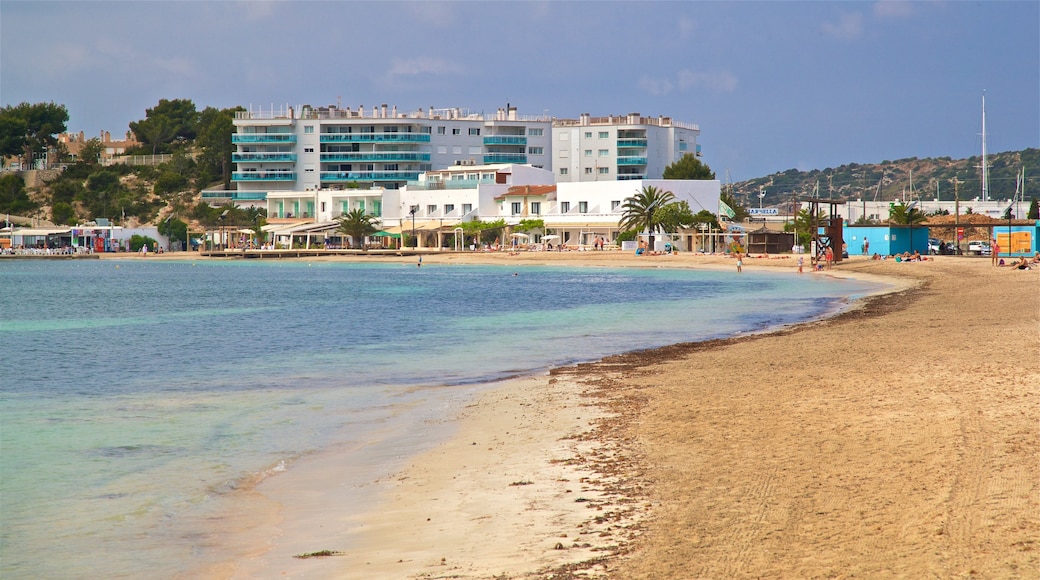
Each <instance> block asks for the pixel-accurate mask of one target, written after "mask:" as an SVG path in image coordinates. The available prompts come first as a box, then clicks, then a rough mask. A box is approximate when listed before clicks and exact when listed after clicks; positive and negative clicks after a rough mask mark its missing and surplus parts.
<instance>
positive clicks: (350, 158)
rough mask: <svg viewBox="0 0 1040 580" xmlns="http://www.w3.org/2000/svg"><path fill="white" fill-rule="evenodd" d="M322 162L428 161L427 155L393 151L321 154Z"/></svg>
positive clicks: (428, 156)
mask: <svg viewBox="0 0 1040 580" xmlns="http://www.w3.org/2000/svg"><path fill="white" fill-rule="evenodd" d="M321 160H322V161H346V162H348V163H350V162H357V163H360V162H370V161H375V162H389V163H397V162H409V161H416V162H419V161H429V160H430V154H429V153H409V152H407V151H394V152H389V153H322V154H321Z"/></svg>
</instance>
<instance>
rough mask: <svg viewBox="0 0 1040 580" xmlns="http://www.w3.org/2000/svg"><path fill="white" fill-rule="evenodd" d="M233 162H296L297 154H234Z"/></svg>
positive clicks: (232, 155)
mask: <svg viewBox="0 0 1040 580" xmlns="http://www.w3.org/2000/svg"><path fill="white" fill-rule="evenodd" d="M231 161H233V162H235V163H248V162H250V161H252V162H258V163H274V162H276V161H289V162H292V161H296V154H295V153H232V154H231Z"/></svg>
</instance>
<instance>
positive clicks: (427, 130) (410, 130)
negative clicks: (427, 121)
mask: <svg viewBox="0 0 1040 580" xmlns="http://www.w3.org/2000/svg"><path fill="white" fill-rule="evenodd" d="M421 129H422V130H421V131H419V132H420V133H426V134H427V135H429V134H430V127H421ZM408 132H409V133H411V132H412V128H411V127H408Z"/></svg>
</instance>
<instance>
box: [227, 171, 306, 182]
mask: <svg viewBox="0 0 1040 580" xmlns="http://www.w3.org/2000/svg"><path fill="white" fill-rule="evenodd" d="M231 181H296V172H294V171H236V172H234V173H232V174H231Z"/></svg>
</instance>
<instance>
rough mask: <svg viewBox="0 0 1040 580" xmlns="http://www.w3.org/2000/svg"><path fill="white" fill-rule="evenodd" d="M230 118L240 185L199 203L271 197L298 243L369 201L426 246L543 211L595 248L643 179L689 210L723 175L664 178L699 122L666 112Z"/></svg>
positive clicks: (283, 227) (284, 234) (301, 111)
mask: <svg viewBox="0 0 1040 580" xmlns="http://www.w3.org/2000/svg"><path fill="white" fill-rule="evenodd" d="M234 125H235V128H236V132H235V133H234V134H232V143H233V144H234V145H235V146H236V151H235V152H234V153H233V154H232V161H233V162H234V163H235V165H236V168H235V171H234V173H233V175H232V181H233V182H234V183H235V185H236V187H237V189H235V190H232V191H214V190H210V191H204V192H203V199H204V200H206V201H208V202H210V203H211V204H219V203H224V202H227V201H232V202H234V203H236V204H238V205H240V206H245V205H254V206H259V207H265V208H266V209H267V212H268V222H269V224H270V225H269V227H268V230H269V231H270V232H271V234H272V235H273V236H274V238H275V239H278V238H279V236H280V237H281V238H282V239H284V240H286V241H288V243H290V244H292V243H295V242H296V241H298V239H299V237H300V236H303V237H304V238H305V239H307V240H308V241H310V240H311V239H313V238H314V237H315V236H317V235H319V232H320V235H321V236H326V235H328V234H329V233H330V232H331V231H333V230H334V229H335V225H334V224H335V221H334V220H335V219H336V218H337V217H339V216H340V215H342V214H343V213H345V212H347V211H350V210H353V209H362V210H364V211H365V212H366V213H370V214H373V215H375V216H377V217H378V218H379V219H380V223H381V226H382V227H383V229H384V230H387V231H390V232H391V233H396V234H403V233H409V234H410V233H412V232H411V231H410V230H412V229H415V230H416V232H415V233H416V234H417V235H420V238H421V239H422V245H423V247H440V246H441V242H442V241H443V240H444V239H445V238H446V237H447V236H448V235H449V234H450V233H451V232H452V231H453V228H456V227H458V225H459V224H460V223H462V222H465V221H470V220H485V221H494V220H496V219H499V218H502V219H505V220H506V223H507V224H508V225H516V224H517V223H518V222H519V221H520V220H521V219H525V218H537V219H543V221H544V222H545V225H546V229H547V230H550V229H551V230H553V231H554V233H555V234H556V235H559V236H560V238H561V240H562V241H563V242H564V243H567V244H573V245H587V244H589V243H590V242H589V240H590V239H591V238H592V237H597V236H599V237H603V238H606V239H607V240H608V241H611V240H613V239H614V237H615V236H616V234H617V222H618V220H619V219H620V215H621V213H620V206H621V204H622V203H623V202H624V200H625V199H626V198H628V197H631V196H632V195H633V194H635V193H636V192H638V191H639V189H640V188H641V187H643V186H644V185H655V186H657V187H665V188H666V189H669V190H671V191H673V192H674V193H675V194H676V196H677V199H680V200H685V201H687V202H688V203H690V206H691V209H692V210H693V211H694V213H696V212H697V211H699V210H701V209H708V210H710V211H712V212H713V213H715V212H717V211H718V197H719V191H720V184H719V182H718V181H705V182H684V181H669V182H661V181H660V179H661V178H662V175H663V172H664V169H665V167H667V166H668V165H670V164H672V163H674V162H675V161H677V160H679V159H680V158H681V157H682V156H683V155H685V154H688V153H692V154H694V155H700V147H699V146H698V145H697V136H698V135H699V133H700V130H699V129H698V127H697V126H695V125H689V124H683V123H679V122H676V121H673V120H672V119H670V118H668V117H643V116H641V115H639V114H638V113H633V114H630V115H626V116H618V117H591V116H590V115H588V114H583V115H581V117H580V118H578V119H573V120H560V119H551V118H549V117H546V116H534V117H529V116H521V115H519V114H518V113H517V109H516V108H515V107H511V106H508V105H507V106H506V108H503V109H499V110H498V111H496V112H495V113H494V114H493V115H483V114H475V113H469V112H466V111H464V110H461V109H433V108H431V109H428V110H426V111H423V110H418V111H412V112H407V113H402V112H399V111H398V110H397V108H396V107H393V108H388V107H387V105H382V106H381V107H378V108H376V109H373V110H369V111H366V109H365V108H364V107H363V106H362V107H359V108H358V109H357V110H351V109H350V108H346V109H341V108H339V107H337V106H331V105H330V106H328V107H320V108H313V107H310V106H302V107H299V108H298V110H297V109H294V108H292V107H286V108H284V109H282V110H278V111H273V110H271V111H246V112H240V113H238V115H237V117H236V119H235V120H234ZM542 235H545V232H541V233H539V234H536V235H535V236H534V237H535V238H536V239H537V238H540V237H541V236H542Z"/></svg>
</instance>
